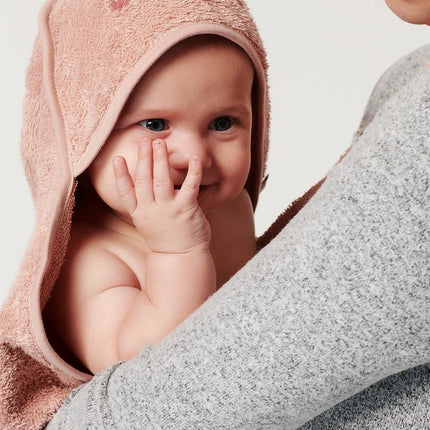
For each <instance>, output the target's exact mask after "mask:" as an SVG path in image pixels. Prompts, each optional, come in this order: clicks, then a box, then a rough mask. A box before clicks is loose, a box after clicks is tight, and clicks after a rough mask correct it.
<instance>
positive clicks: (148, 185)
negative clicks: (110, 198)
mask: <svg viewBox="0 0 430 430" xmlns="http://www.w3.org/2000/svg"><path fill="white" fill-rule="evenodd" d="M113 166H114V174H115V180H116V185H117V192H118V196H119V199H120V201H121V203H122V205H123V206H124V208H125V210H126V211H127V213H128V214H129V215H130V217H131V219H132V220H133V223H134V225H135V226H136V229H137V230H138V231H139V233H140V234H141V235H142V236H143V237H144V239H145V242H146V243H147V244H148V246H149V247H150V248H151V249H152V251H154V252H161V253H182V252H191V251H195V250H207V249H208V248H209V242H210V237H211V230H210V226H209V222H208V220H207V219H206V217H205V215H204V214H203V211H202V210H201V208H200V206H199V204H198V202H197V197H198V194H199V186H200V183H201V180H202V161H201V159H200V158H199V157H198V156H194V157H191V159H190V161H189V165H188V172H187V176H186V178H185V180H184V182H183V184H182V186H181V189H180V190H179V191H176V190H175V189H174V184H173V181H172V177H171V175H170V167H169V161H168V156H167V148H166V144H165V142H164V141H163V140H161V139H157V140H155V141H154V142H153V143H152V146H151V142H150V141H143V142H141V143H140V145H139V152H138V161H137V165H136V173H135V178H134V183H133V179H132V177H131V175H130V172H129V171H128V167H127V163H126V161H125V159H124V158H123V157H120V156H117V157H115V158H114V159H113Z"/></svg>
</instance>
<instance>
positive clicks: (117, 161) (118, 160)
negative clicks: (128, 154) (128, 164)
mask: <svg viewBox="0 0 430 430" xmlns="http://www.w3.org/2000/svg"><path fill="white" fill-rule="evenodd" d="M112 163H113V165H114V166H115V167H119V166H120V165H121V157H119V156H118V155H117V156H115V157H114V158H113V160H112Z"/></svg>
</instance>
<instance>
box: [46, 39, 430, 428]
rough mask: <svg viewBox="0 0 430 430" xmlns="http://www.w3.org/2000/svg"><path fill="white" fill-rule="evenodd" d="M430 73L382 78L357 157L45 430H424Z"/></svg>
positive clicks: (395, 70) (429, 52)
mask: <svg viewBox="0 0 430 430" xmlns="http://www.w3.org/2000/svg"><path fill="white" fill-rule="evenodd" d="M429 60H430V45H427V46H425V47H423V48H421V49H419V50H417V51H415V52H414V53H412V54H410V55H409V56H407V57H405V58H403V59H402V60H400V61H399V62H398V63H396V64H395V65H394V66H393V67H392V68H391V69H389V70H388V72H387V73H385V74H384V76H383V77H382V78H381V79H380V81H379V83H378V85H377V86H376V88H375V90H374V92H373V94H372V96H371V99H370V102H369V104H368V106H367V109H366V112H365V114H364V118H363V120H362V123H361V125H360V129H359V131H358V132H357V134H356V136H355V139H354V144H353V146H352V149H351V151H350V152H349V153H348V154H347V156H346V157H345V158H344V159H343V161H342V162H341V163H340V164H339V165H337V166H335V167H333V168H332V169H331V170H330V171H329V172H328V174H327V179H326V181H325V183H324V184H323V185H322V186H321V188H320V189H319V190H318V191H317V193H316V194H315V195H314V196H313V198H312V199H311V200H310V201H309V202H308V203H307V204H306V205H305V206H304V208H303V209H302V210H301V211H300V212H299V213H298V214H297V215H296V217H295V218H294V219H293V220H291V221H290V223H289V224H288V225H287V226H286V227H285V228H284V229H283V230H282V232H281V233H280V234H279V235H278V236H277V237H276V238H275V239H274V240H273V241H272V242H271V243H270V244H269V245H267V246H266V247H265V248H263V249H262V250H261V251H260V252H259V253H258V255H257V256H256V257H255V258H253V259H252V260H251V261H250V262H249V263H248V264H247V265H246V266H245V267H244V268H243V269H242V270H241V271H240V272H239V273H237V274H236V275H235V276H234V277H233V278H232V279H231V280H230V281H229V282H228V283H227V284H225V285H224V287H223V288H221V289H220V290H219V291H218V292H217V293H216V294H214V295H213V296H212V297H211V298H210V299H209V300H208V301H207V302H205V303H204V304H203V305H202V306H201V307H200V308H199V309H198V310H197V311H196V312H195V313H194V314H192V315H191V316H190V317H189V318H188V319H187V320H186V321H185V322H184V323H183V324H181V325H180V326H179V327H178V328H177V329H176V330H175V331H174V332H173V333H172V334H171V335H169V336H168V337H167V338H166V339H165V340H163V341H162V342H160V343H159V344H157V345H149V346H145V347H144V348H143V349H142V350H141V353H140V354H139V356H137V357H136V358H134V359H133V360H130V361H128V362H118V363H115V364H114V365H113V366H111V367H110V368H108V369H105V370H103V371H101V372H100V373H98V374H97V375H95V377H94V378H93V379H92V380H91V381H90V382H88V383H86V384H84V385H81V386H80V387H77V388H76V389H75V390H74V391H73V392H72V393H71V394H70V396H69V397H68V398H67V399H66V401H65V402H64V404H63V406H62V408H61V409H60V410H59V411H58V413H57V414H56V416H55V417H54V419H53V420H52V421H51V423H50V424H49V425H48V426H47V429H48V430H53V429H67V430H70V429H124V430H125V429H127V430H131V429H175V430H178V429H297V428H299V427H300V426H302V427H301V428H302V429H306V430H310V429H312V430H316V429H321V430H322V429H386V430H388V429H390V430H396V429H416V430H418V429H420V430H423V429H430V416H429V409H430V390H429V387H430V367H429V366H428V365H426V363H427V362H429V357H430V285H429V284H430V187H429V183H430V68H425V67H424V65H425V64H426V63H428V62H429ZM384 378H385V379H384ZM378 381H379V382H378ZM318 415H319V416H318Z"/></svg>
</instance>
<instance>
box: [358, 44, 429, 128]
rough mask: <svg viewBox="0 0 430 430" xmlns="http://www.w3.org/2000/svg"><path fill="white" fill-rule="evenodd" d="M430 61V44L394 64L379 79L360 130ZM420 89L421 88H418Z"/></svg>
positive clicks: (420, 72)
mask: <svg viewBox="0 0 430 430" xmlns="http://www.w3.org/2000/svg"><path fill="white" fill-rule="evenodd" d="M429 63H430V44H426V45H424V46H421V47H419V48H417V49H415V50H414V51H412V52H410V53H408V54H406V55H404V56H403V57H401V58H400V59H398V60H397V61H396V62H395V63H394V64H392V65H391V66H390V67H389V68H388V69H387V70H386V71H385V72H384V73H383V74H382V76H381V77H380V78H379V80H378V81H377V83H376V85H375V87H374V89H373V91H372V93H371V95H370V98H369V101H368V103H367V106H366V109H365V112H364V115H363V119H362V121H361V123H360V127H359V128H360V130H364V129H365V128H366V126H367V125H368V124H369V122H370V121H371V120H372V119H373V117H374V116H375V114H376V112H377V111H378V110H379V109H380V108H381V107H382V106H383V105H384V104H385V103H386V102H387V101H388V100H389V99H391V98H392V97H393V96H394V95H395V94H397V93H398V92H399V91H401V90H403V88H405V87H406V86H408V85H410V83H411V81H414V79H415V78H416V77H417V76H418V75H421V74H422V73H423V71H424V70H425V69H426V66H428V64H429ZM416 91H419V88H417V89H416Z"/></svg>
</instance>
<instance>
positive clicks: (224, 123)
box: [208, 115, 237, 132]
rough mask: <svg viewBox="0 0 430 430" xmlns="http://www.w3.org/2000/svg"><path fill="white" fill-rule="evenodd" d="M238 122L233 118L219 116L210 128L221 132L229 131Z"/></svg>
mask: <svg viewBox="0 0 430 430" xmlns="http://www.w3.org/2000/svg"><path fill="white" fill-rule="evenodd" d="M236 122H237V121H236V120H235V118H233V117H231V116H228V115H226V116H219V117H217V118H215V119H214V120H213V121H211V123H210V124H209V127H208V128H209V129H211V130H215V131H219V132H223V131H228V130H230V129H231V127H233V125H234V124H236Z"/></svg>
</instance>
